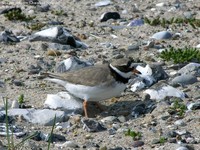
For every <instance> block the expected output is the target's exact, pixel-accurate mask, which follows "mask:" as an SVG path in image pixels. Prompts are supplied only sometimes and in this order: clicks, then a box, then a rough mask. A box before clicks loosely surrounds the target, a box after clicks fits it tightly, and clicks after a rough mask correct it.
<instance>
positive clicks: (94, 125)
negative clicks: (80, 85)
mask: <svg viewBox="0 0 200 150" xmlns="http://www.w3.org/2000/svg"><path fill="white" fill-rule="evenodd" d="M81 122H82V123H83V129H84V130H86V131H88V132H100V131H104V130H106V128H105V127H104V126H103V125H102V124H101V123H99V122H98V121H96V120H94V119H84V118H83V119H82V120H81Z"/></svg>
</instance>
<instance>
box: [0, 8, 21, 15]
mask: <svg viewBox="0 0 200 150" xmlns="http://www.w3.org/2000/svg"><path fill="white" fill-rule="evenodd" d="M11 11H18V12H22V10H21V8H16V7H14V8H6V9H3V10H0V14H7V13H9V12H11Z"/></svg>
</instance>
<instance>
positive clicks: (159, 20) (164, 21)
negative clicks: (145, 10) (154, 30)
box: [144, 17, 200, 28]
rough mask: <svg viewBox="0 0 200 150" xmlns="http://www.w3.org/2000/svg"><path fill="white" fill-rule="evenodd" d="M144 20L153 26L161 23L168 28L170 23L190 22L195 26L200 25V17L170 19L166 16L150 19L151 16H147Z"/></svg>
mask: <svg viewBox="0 0 200 150" xmlns="http://www.w3.org/2000/svg"><path fill="white" fill-rule="evenodd" d="M144 22H145V23H147V24H149V25H151V26H157V25H161V26H162V27H164V28H166V27H167V26H168V25H170V24H189V25H191V26H192V27H193V28H198V27H200V19H195V18H190V19H188V18H174V17H173V18H171V19H169V20H167V19H165V18H160V17H157V18H154V19H152V20H150V19H149V18H147V17H145V18H144Z"/></svg>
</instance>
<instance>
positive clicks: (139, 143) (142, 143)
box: [133, 141, 144, 147]
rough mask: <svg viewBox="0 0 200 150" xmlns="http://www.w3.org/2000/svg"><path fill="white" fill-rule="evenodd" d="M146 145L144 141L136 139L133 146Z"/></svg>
mask: <svg viewBox="0 0 200 150" xmlns="http://www.w3.org/2000/svg"><path fill="white" fill-rule="evenodd" d="M143 145H144V142H143V141H134V142H133V147H141V146H143Z"/></svg>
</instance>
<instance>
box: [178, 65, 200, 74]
mask: <svg viewBox="0 0 200 150" xmlns="http://www.w3.org/2000/svg"><path fill="white" fill-rule="evenodd" d="M178 73H180V74H190V75H194V76H198V77H200V64H199V63H189V64H187V65H186V66H184V67H183V68H181V69H180V70H179V71H178Z"/></svg>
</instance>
